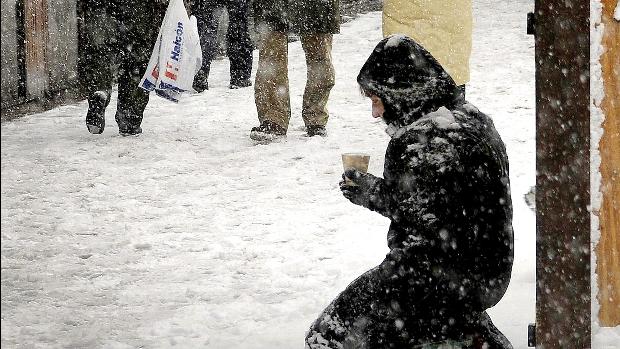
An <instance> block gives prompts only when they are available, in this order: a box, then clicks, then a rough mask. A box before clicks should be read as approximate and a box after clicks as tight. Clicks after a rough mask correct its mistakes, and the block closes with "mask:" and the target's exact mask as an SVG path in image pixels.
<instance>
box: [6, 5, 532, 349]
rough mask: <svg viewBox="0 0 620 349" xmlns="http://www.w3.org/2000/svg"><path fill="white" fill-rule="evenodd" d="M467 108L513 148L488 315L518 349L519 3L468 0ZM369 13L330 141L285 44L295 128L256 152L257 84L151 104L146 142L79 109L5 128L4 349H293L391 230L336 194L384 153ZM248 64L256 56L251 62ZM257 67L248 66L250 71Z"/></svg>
mask: <svg viewBox="0 0 620 349" xmlns="http://www.w3.org/2000/svg"><path fill="white" fill-rule="evenodd" d="M474 2H475V18H476V22H475V34H474V49H473V57H472V61H471V67H472V70H473V72H472V80H471V83H470V84H469V85H468V91H467V95H468V100H470V101H471V102H473V103H474V104H475V105H477V106H478V107H479V108H480V110H482V111H483V112H486V113H487V114H489V115H490V116H491V117H492V118H493V120H494V121H495V124H496V126H497V128H498V130H499V132H500V134H501V135H502V137H503V139H504V141H505V143H506V144H507V148H508V154H509V158H510V162H511V163H510V166H511V180H512V194H513V204H514V227H515V254H516V256H515V263H514V269H513V277H512V281H511V284H510V287H509V289H508V292H507V294H506V296H505V297H504V299H503V300H502V301H501V302H500V303H499V304H498V305H497V306H496V307H494V308H493V309H491V310H490V314H491V316H492V318H493V320H494V322H495V324H496V325H497V326H498V327H499V329H500V330H501V331H503V332H504V333H505V334H506V335H507V336H508V338H509V339H510V340H511V341H512V343H513V344H514V346H515V348H526V347H527V345H526V337H527V336H526V333H527V325H528V323H530V322H534V316H535V312H534V299H535V284H534V279H535V267H534V265H535V264H534V263H535V245H534V244H535V238H534V237H535V223H534V214H533V212H532V211H531V210H530V209H529V208H528V207H527V205H526V203H525V201H524V200H523V196H524V194H526V193H527V192H528V191H529V189H530V187H532V186H533V185H534V181H535V165H534V162H535V143H534V121H535V116H534V58H533V54H534V43H533V38H532V37H531V36H528V35H526V29H525V25H526V22H525V19H526V13H527V12H528V11H531V10H533V3H532V1H530V0H518V1H496V0H476V1H474ZM380 27H381V16H380V13H378V12H374V13H369V14H366V15H362V16H361V17H360V18H358V19H356V20H354V21H352V22H349V23H346V24H344V25H343V27H342V33H341V34H340V35H337V36H335V39H334V48H333V57H334V64H335V68H336V79H337V82H336V86H335V87H334V90H333V92H332V95H331V98H330V101H329V110H330V114H331V116H330V120H329V123H328V127H327V128H328V132H329V137H327V138H320V137H314V138H307V137H305V136H304V133H305V132H304V130H303V122H302V120H301V116H300V114H301V96H302V93H303V85H304V83H305V74H306V70H305V63H304V58H303V52H302V50H301V47H300V44H299V43H292V44H290V49H289V50H290V59H289V62H290V67H289V69H290V82H291V94H292V96H291V98H292V108H293V117H292V120H291V129H290V131H289V136H288V138H287V140H286V141H285V142H281V143H274V144H270V145H255V144H254V143H253V142H251V141H250V139H249V138H248V135H249V130H250V128H251V127H252V126H255V125H256V124H257V118H256V110H255V107H254V98H253V90H252V88H248V89H240V90H229V89H228V88H227V86H228V63H227V60H220V61H217V62H215V63H214V65H213V68H212V74H211V78H210V81H209V82H210V87H211V89H210V90H208V91H206V92H204V93H202V94H199V95H193V96H189V97H187V98H186V99H185V100H183V101H182V102H181V103H180V104H178V105H176V104H172V103H170V102H168V101H165V100H162V99H159V98H157V97H154V96H153V97H152V99H151V103H150V104H149V106H148V107H147V110H146V112H145V120H144V123H143V129H144V133H143V134H142V135H141V136H139V137H126V138H125V137H120V136H119V135H118V129H117V127H116V125H115V123H114V118H113V116H114V112H115V102H116V99H115V96H114V98H113V100H112V103H111V106H110V107H109V108H108V111H107V121H108V126H107V129H106V131H105V132H104V133H103V134H102V135H99V136H93V135H90V134H89V133H88V132H87V130H86V127H85V125H84V114H85V111H86V108H87V105H86V103H85V102H81V103H77V104H74V105H67V106H63V107H59V108H56V109H54V110H51V111H48V112H45V113H40V114H36V115H30V116H27V117H23V118H20V119H18V120H14V121H11V122H6V123H3V124H2V147H1V148H2V149H1V152H2V226H1V228H2V327H1V330H2V342H1V343H2V347H3V348H4V347H6V348H13V347H37V348H43V347H70V348H134V347H143V348H165V347H171V346H173V345H176V346H177V347H181V348H196V347H207V348H214V349H227V348H253V349H262V348H265V349H266V348H269V349H271V348H275V349H279V348H302V347H303V338H304V333H305V331H306V329H307V327H308V326H309V325H310V323H311V322H312V321H313V320H314V319H315V317H316V316H317V315H318V314H319V313H320V312H321V311H322V310H323V308H324V307H325V306H326V305H327V304H328V303H329V302H330V301H331V300H332V299H333V298H334V297H335V296H336V295H337V294H338V293H339V292H340V291H341V290H342V289H343V288H344V287H346V285H347V284H348V283H349V282H350V281H352V280H353V279H354V278H355V277H356V276H357V275H359V274H361V273H362V272H364V271H366V270H367V269H369V268H371V267H373V266H375V265H376V264H377V263H379V262H380V261H381V260H382V258H383V256H384V254H385V253H386V252H387V247H386V242H385V237H386V232H387V227H388V224H389V221H388V220H387V219H385V218H383V217H381V216H379V215H378V214H375V213H372V212H370V211H368V210H366V209H363V208H361V207H358V206H354V205H353V204H351V203H350V202H348V201H347V200H346V199H345V198H344V197H343V196H342V195H341V193H340V190H339V189H338V181H339V180H340V175H341V172H342V165H341V161H340V154H341V153H343V152H349V151H364V152H368V153H370V154H371V164H370V169H369V171H370V172H372V173H374V174H378V175H380V174H381V173H382V164H383V155H384V154H383V152H384V150H385V147H386V145H387V142H388V136H387V135H386V134H385V133H384V127H383V125H382V124H381V123H378V122H375V121H373V120H372V118H371V116H370V103H369V102H368V100H366V99H365V98H363V97H362V96H361V95H360V92H359V89H358V87H357V84H356V81H355V78H356V76H357V73H358V71H359V69H360V67H361V66H362V64H363V62H364V61H365V59H366V58H367V57H368V55H369V54H370V52H371V50H372V48H373V47H374V45H375V44H376V43H377V42H378V41H379V40H380V37H381V33H380ZM255 54H256V52H255ZM256 62H257V57H255V67H256Z"/></svg>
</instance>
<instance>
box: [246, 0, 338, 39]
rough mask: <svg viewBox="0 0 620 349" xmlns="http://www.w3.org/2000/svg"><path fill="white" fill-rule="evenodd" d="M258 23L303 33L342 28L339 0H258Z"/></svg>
mask: <svg viewBox="0 0 620 349" xmlns="http://www.w3.org/2000/svg"><path fill="white" fill-rule="evenodd" d="M254 22H255V23H256V24H257V25H259V26H260V25H267V26H268V27H269V28H270V29H271V30H274V31H279V32H292V33H296V34H299V35H308V34H336V33H338V32H339V31H340V4H339V0H254Z"/></svg>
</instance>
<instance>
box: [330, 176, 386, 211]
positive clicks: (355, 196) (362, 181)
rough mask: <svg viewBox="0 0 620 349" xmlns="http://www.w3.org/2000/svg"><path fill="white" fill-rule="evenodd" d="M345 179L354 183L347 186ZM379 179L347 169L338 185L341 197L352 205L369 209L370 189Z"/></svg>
mask: <svg viewBox="0 0 620 349" xmlns="http://www.w3.org/2000/svg"><path fill="white" fill-rule="evenodd" d="M345 178H346V179H348V180H349V181H351V182H353V183H355V185H351V184H347V183H346V181H345ZM380 180H381V179H380V178H378V177H375V176H373V175H371V174H369V173H363V172H360V171H358V170H356V169H354V168H350V169H347V170H346V171H344V173H343V174H342V181H341V182H340V183H339V185H340V190H341V191H342V195H344V197H345V198H347V199H349V201H351V202H352V203H354V204H356V205H360V206H364V207H366V208H370V200H371V194H372V189H373V188H374V187H375V185H376V184H377V183H378V182H379V181H380Z"/></svg>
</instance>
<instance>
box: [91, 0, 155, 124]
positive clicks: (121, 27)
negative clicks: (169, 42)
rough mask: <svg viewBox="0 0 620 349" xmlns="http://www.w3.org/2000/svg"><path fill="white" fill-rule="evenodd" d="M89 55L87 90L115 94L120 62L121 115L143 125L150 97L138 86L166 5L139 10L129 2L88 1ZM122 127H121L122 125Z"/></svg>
mask: <svg viewBox="0 0 620 349" xmlns="http://www.w3.org/2000/svg"><path fill="white" fill-rule="evenodd" d="M84 6H85V8H84V17H85V27H86V28H85V33H84V35H85V42H86V44H85V47H84V50H85V54H84V55H82V64H83V67H84V73H85V77H84V80H83V81H84V82H85V88H86V89H87V91H88V94H89V96H90V95H92V94H93V93H94V92H95V91H106V92H111V90H112V84H113V83H114V70H115V69H114V62H118V104H117V118H116V119H117V121H119V116H121V117H123V118H130V119H131V123H132V124H133V125H132V126H138V127H139V126H140V123H141V122H142V117H143V113H144V109H145V108H146V105H147V104H148V101H149V94H148V92H146V91H145V90H143V89H142V88H140V87H138V84H139V83H140V80H141V79H142V76H143V75H144V72H145V71H146V67H147V65H148V62H149V59H150V57H151V52H152V51H153V47H154V45H155V41H156V40H157V34H158V33H159V28H160V26H161V23H162V20H163V18H164V15H165V12H166V4H159V3H156V2H147V5H146V6H141V7H140V10H139V11H137V10H136V6H135V3H134V2H133V1H128V0H113V1H108V0H91V1H86V2H85V5H84ZM119 125H120V124H119Z"/></svg>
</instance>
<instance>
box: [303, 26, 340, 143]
mask: <svg viewBox="0 0 620 349" xmlns="http://www.w3.org/2000/svg"><path fill="white" fill-rule="evenodd" d="M332 38H333V35H332V34H312V35H302V36H301V45H302V47H303V49H304V53H305V55H306V65H307V67H308V73H307V82H306V88H305V90H304V98H303V105H302V117H303V119H304V123H305V124H306V128H307V130H308V135H309V136H314V135H321V136H325V135H326V133H325V125H326V124H327V119H328V118H329V114H328V112H327V100H328V99H329V93H330V92H331V89H332V87H333V86H334V83H335V72H334V66H333V64H332V56H331V51H332Z"/></svg>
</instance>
